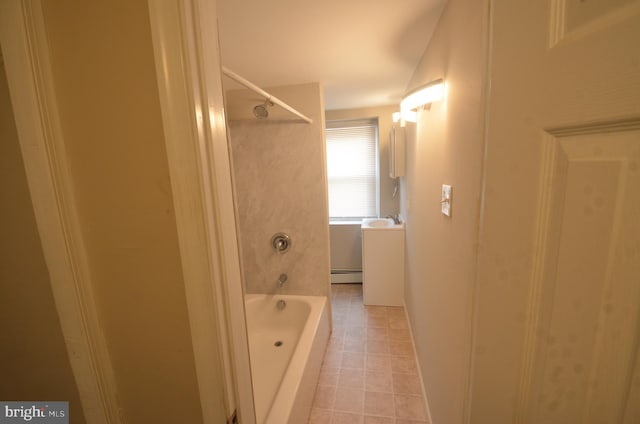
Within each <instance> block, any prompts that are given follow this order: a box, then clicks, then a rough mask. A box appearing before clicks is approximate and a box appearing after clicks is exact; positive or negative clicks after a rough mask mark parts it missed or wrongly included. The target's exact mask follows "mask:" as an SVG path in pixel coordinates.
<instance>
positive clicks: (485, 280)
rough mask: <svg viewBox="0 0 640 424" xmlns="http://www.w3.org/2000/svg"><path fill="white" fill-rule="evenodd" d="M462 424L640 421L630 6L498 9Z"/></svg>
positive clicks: (637, 104) (633, 15) (638, 197)
mask: <svg viewBox="0 0 640 424" xmlns="http://www.w3.org/2000/svg"><path fill="white" fill-rule="evenodd" d="M491 7H492V18H493V21H492V24H491V28H492V34H491V35H492V36H491V48H492V56H491V65H490V75H491V94H490V100H489V119H488V137H487V141H486V142H487V156H486V163H485V169H486V176H485V187H486V188H485V193H484V204H485V206H484V211H483V215H484V221H483V224H482V226H483V229H482V236H481V244H480V246H481V247H480V249H481V250H480V252H481V253H480V262H479V273H480V274H479V280H478V303H477V308H478V309H477V315H476V317H477V334H476V341H475V350H474V357H475V367H474V375H473V379H472V382H471V384H472V397H471V399H472V404H471V408H470V416H471V422H473V423H475V422H478V423H482V422H492V423H513V422H517V423H548V424H561V423H611V424H613V423H632V422H633V423H638V422H640V402H638V399H640V355H639V343H640V2H639V1H632V0H611V1H607V2H598V1H589V0H547V1H535V2H532V1H529V2H523V1H512V0H496V1H493V2H492V3H491Z"/></svg>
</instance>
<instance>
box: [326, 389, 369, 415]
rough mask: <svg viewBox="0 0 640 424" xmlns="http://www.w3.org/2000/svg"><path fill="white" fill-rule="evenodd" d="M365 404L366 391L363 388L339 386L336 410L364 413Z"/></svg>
mask: <svg viewBox="0 0 640 424" xmlns="http://www.w3.org/2000/svg"><path fill="white" fill-rule="evenodd" d="M363 406H364V392H363V391H362V389H353V388H351V387H338V388H337V389H336V399H335V401H334V403H333V409H334V410H335V411H342V412H357V413H359V414H360V413H362V408H363Z"/></svg>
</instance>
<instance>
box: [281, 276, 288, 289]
mask: <svg viewBox="0 0 640 424" xmlns="http://www.w3.org/2000/svg"><path fill="white" fill-rule="evenodd" d="M288 279H289V277H287V274H280V277H278V288H282V286H284V283H286V282H287V280H288Z"/></svg>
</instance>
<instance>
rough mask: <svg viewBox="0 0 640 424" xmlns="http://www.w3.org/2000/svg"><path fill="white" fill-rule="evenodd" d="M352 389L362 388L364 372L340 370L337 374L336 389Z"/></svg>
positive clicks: (351, 369)
mask: <svg viewBox="0 0 640 424" xmlns="http://www.w3.org/2000/svg"><path fill="white" fill-rule="evenodd" d="M342 387H352V388H354V389H363V388H364V370H363V369H353V368H342V369H341V370H340V373H339V374H338V388H342Z"/></svg>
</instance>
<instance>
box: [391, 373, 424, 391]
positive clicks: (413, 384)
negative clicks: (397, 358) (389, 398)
mask: <svg viewBox="0 0 640 424" xmlns="http://www.w3.org/2000/svg"><path fill="white" fill-rule="evenodd" d="M392 379H393V393H396V394H408V395H420V396H422V385H421V384H420V379H419V378H418V376H417V374H393V376H392Z"/></svg>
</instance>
